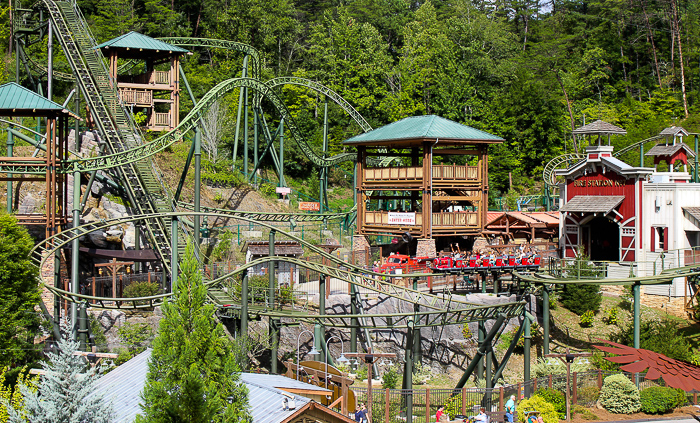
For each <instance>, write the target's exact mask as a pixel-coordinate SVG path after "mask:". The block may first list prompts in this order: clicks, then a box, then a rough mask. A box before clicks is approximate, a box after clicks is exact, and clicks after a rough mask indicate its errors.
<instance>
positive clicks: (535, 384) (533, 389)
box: [532, 378, 537, 392]
mask: <svg viewBox="0 0 700 423" xmlns="http://www.w3.org/2000/svg"><path fill="white" fill-rule="evenodd" d="M533 380H534V381H535V383H533V386H532V392H537V378H535V379H533Z"/></svg>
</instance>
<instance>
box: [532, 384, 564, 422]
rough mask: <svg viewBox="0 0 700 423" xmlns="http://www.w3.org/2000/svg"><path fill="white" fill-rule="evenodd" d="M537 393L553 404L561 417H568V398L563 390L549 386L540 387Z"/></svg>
mask: <svg viewBox="0 0 700 423" xmlns="http://www.w3.org/2000/svg"><path fill="white" fill-rule="evenodd" d="M535 395H539V396H541V397H542V398H544V400H545V401H547V402H548V403H550V404H552V405H553V406H554V409H555V410H556V411H557V413H559V418H560V419H565V418H566V398H565V397H564V393H563V392H561V391H556V390H554V389H549V388H540V389H538V390H537V392H536V393H535Z"/></svg>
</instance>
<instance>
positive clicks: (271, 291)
mask: <svg viewBox="0 0 700 423" xmlns="http://www.w3.org/2000/svg"><path fill="white" fill-rule="evenodd" d="M275 232H277V231H275V230H274V229H271V230H270V237H269V238H268V239H269V246H268V254H269V257H274V256H275ZM276 267H277V261H271V262H270V263H269V265H268V266H267V276H268V283H267V307H268V308H269V309H273V308H275V289H276V288H277V286H276V284H275V268H276Z"/></svg>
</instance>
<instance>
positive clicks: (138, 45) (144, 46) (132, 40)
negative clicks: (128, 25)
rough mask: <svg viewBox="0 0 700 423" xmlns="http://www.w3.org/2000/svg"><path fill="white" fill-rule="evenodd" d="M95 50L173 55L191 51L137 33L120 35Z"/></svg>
mask: <svg viewBox="0 0 700 423" xmlns="http://www.w3.org/2000/svg"><path fill="white" fill-rule="evenodd" d="M95 48H96V49H103V48H133V49H140V50H153V51H169V52H173V53H189V50H185V49H184V48H182V47H177V46H174V45H172V44H168V43H166V42H164V41H160V40H156V39H155V38H151V37H149V36H148V35H143V34H139V33H138V32H135V31H131V32H128V33H126V34H124V35H120V36H119V37H117V38H112V39H111V40H109V41H105V42H104V43H102V44H100V45H98V46H97V47H95Z"/></svg>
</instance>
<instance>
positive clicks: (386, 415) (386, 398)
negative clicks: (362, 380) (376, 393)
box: [369, 381, 389, 423]
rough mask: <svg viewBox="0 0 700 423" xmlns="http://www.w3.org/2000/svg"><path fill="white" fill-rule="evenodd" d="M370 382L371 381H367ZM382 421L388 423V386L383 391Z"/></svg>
mask: <svg viewBox="0 0 700 423" xmlns="http://www.w3.org/2000/svg"><path fill="white" fill-rule="evenodd" d="M369 383H372V381H369ZM384 421H385V422H386V423H389V388H386V391H385V393H384Z"/></svg>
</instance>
